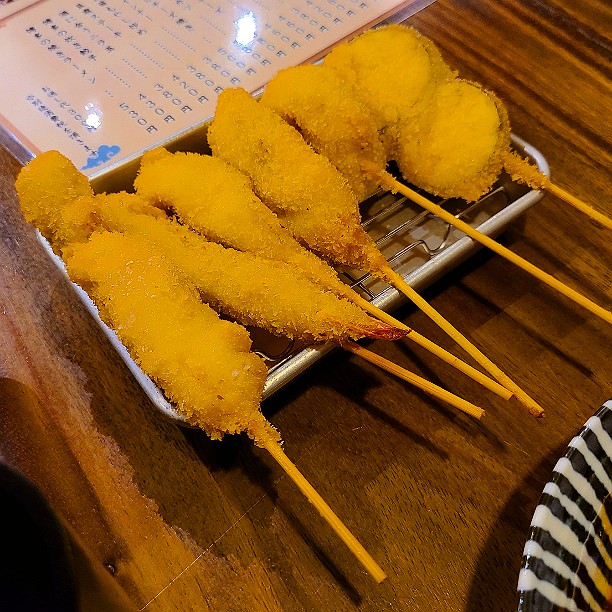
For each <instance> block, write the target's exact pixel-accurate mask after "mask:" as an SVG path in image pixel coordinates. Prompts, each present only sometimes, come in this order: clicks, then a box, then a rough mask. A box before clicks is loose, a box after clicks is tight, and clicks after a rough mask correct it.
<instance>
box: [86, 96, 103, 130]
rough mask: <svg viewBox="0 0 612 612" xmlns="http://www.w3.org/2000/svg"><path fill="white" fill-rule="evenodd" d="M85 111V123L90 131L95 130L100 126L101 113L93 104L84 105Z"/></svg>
mask: <svg viewBox="0 0 612 612" xmlns="http://www.w3.org/2000/svg"><path fill="white" fill-rule="evenodd" d="M85 110H86V111H87V116H86V117H85V123H86V124H87V126H88V127H90V128H91V129H92V130H97V129H98V128H99V127H100V126H101V125H102V111H101V110H100V109H99V108H98V107H97V106H96V105H95V104H94V103H93V102H89V103H88V104H86V105H85Z"/></svg>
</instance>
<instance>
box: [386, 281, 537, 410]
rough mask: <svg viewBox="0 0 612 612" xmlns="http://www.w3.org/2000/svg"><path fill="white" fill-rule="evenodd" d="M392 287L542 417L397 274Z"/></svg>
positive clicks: (534, 405)
mask: <svg viewBox="0 0 612 612" xmlns="http://www.w3.org/2000/svg"><path fill="white" fill-rule="evenodd" d="M394 286H395V287H396V288H397V289H399V290H400V291H402V292H403V293H405V294H406V295H407V296H408V297H410V299H411V300H412V301H413V302H414V303H415V304H416V305H417V306H418V307H419V308H420V309H421V310H422V311H423V312H424V313H425V314H426V315H427V316H429V317H430V318H431V319H432V320H433V321H434V322H435V323H437V324H438V325H439V326H440V327H441V328H442V329H443V330H444V331H445V332H446V333H447V334H448V335H449V336H450V337H451V338H453V339H454V340H455V342H457V344H458V345H459V346H460V347H461V348H463V349H464V350H465V351H466V352H467V353H468V354H469V355H471V356H472V357H473V358H474V359H475V360H476V361H477V362H478V363H479V364H480V365H481V366H482V367H483V368H484V369H485V370H486V371H487V372H489V374H491V376H493V377H495V378H496V379H497V380H498V381H499V382H500V383H501V384H502V385H503V386H504V387H506V388H507V389H509V390H510V391H512V392H513V393H514V395H515V396H516V398H517V399H518V400H519V402H521V404H523V406H525V407H526V408H527V409H528V410H529V412H530V413H531V414H533V415H534V416H542V415H543V414H544V409H543V408H542V406H540V405H539V404H538V403H537V402H536V401H535V400H534V399H533V398H532V397H530V396H529V395H528V394H527V393H526V392H525V391H523V390H522V389H521V388H520V387H519V386H518V385H517V384H516V383H515V382H514V381H513V380H512V379H511V378H510V377H509V376H508V375H507V374H505V373H504V372H503V371H502V370H501V369H500V368H499V367H497V366H496V365H495V364H494V363H493V362H492V361H491V360H490V359H489V358H488V357H487V356H486V355H485V354H484V353H482V352H481V351H480V350H479V349H478V348H476V347H475V346H474V345H473V344H472V343H471V342H470V341H469V340H468V339H467V338H466V337H465V336H463V335H462V334H461V333H459V331H457V330H456V329H455V328H454V327H453V326H452V325H451V323H449V322H448V321H447V320H446V319H445V318H444V317H443V316H442V315H441V314H440V313H439V312H438V311H437V310H436V309H435V308H433V306H430V305H429V303H428V302H427V300H425V299H423V298H422V297H421V296H420V295H419V294H418V293H417V292H416V291H415V290H414V289H412V287H410V285H408V283H406V281H404V279H403V278H402V277H401V276H400V275H399V274H397V279H396V281H395V283H394Z"/></svg>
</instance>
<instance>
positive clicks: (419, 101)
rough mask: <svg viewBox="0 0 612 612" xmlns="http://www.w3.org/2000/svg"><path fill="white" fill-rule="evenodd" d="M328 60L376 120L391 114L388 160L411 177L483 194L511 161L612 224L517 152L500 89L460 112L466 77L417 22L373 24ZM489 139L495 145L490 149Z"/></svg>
mask: <svg viewBox="0 0 612 612" xmlns="http://www.w3.org/2000/svg"><path fill="white" fill-rule="evenodd" d="M427 57H428V58H429V59H428V60H427V59H426V58H427ZM323 65H324V66H326V67H328V68H330V69H331V70H334V71H335V72H336V73H337V74H338V76H339V77H340V78H342V79H343V80H344V81H345V82H346V83H347V84H348V86H349V87H351V89H352V90H353V92H354V94H355V95H356V96H357V97H358V98H360V100H361V101H362V102H363V103H364V104H365V105H366V106H367V107H368V109H369V110H370V111H371V115H372V117H373V119H374V121H375V122H379V121H380V120H379V117H381V116H384V117H385V118H386V122H385V123H384V130H381V134H383V135H384V136H385V137H388V135H389V134H390V135H391V136H392V142H393V146H392V147H390V148H389V147H387V149H388V150H389V151H390V155H389V156H388V159H395V160H396V161H398V163H399V165H400V168H401V169H402V173H403V174H404V176H405V177H406V178H407V180H409V181H410V182H411V183H413V184H416V185H418V186H419V187H422V188H424V189H425V190H426V191H428V192H430V193H433V194H435V195H441V196H442V197H460V198H465V199H467V200H476V199H478V198H479V197H480V196H481V195H483V194H484V193H486V192H487V191H489V189H490V187H491V185H492V184H493V183H494V181H495V180H496V179H497V178H498V176H499V174H500V172H501V170H502V168H505V169H506V171H507V172H508V173H509V174H511V175H512V178H513V179H514V180H516V181H518V182H521V183H525V184H526V185H528V186H530V187H531V188H532V189H545V190H547V191H549V192H550V193H552V194H554V195H556V196H557V197H559V198H560V199H562V200H564V201H565V202H566V203H568V204H570V205H571V206H573V207H574V208H576V209H578V210H580V211H581V212H583V213H584V214H586V215H588V216H589V217H591V218H592V219H593V220H595V221H596V222H598V223H599V224H601V225H602V226H604V227H606V228H608V229H612V219H610V218H609V217H608V216H606V215H604V214H603V213H601V212H600V211H598V210H596V209H594V208H593V207H592V206H589V205H588V204H586V203H585V202H583V201H582V200H580V199H579V198H577V197H576V196H574V195H572V194H570V193H568V192H567V191H566V190H564V189H562V188H561V187H559V186H558V185H556V184H554V183H553V182H552V181H551V180H550V179H549V178H548V177H547V176H545V175H544V174H542V173H541V172H540V171H539V170H538V169H537V168H534V167H533V166H531V165H530V164H528V163H526V162H525V161H524V160H520V161H519V160H518V159H517V157H516V155H515V154H514V153H513V152H511V151H510V139H509V134H510V131H509V123H508V122H507V113H506V110H505V108H504V107H503V104H501V102H500V101H499V100H498V99H497V98H496V97H495V96H494V94H492V93H491V92H487V95H488V97H489V100H488V101H484V103H483V100H480V101H478V100H475V99H473V98H472V99H470V100H469V105H466V106H465V110H466V112H465V113H463V114H462V115H461V116H460V117H458V115H457V112H456V108H453V105H455V104H456V103H457V102H458V101H459V103H460V104H461V103H462V102H467V99H469V98H470V96H469V95H468V96H466V100H464V101H462V100H460V98H461V93H462V92H461V89H462V87H464V86H462V83H466V82H465V81H462V80H461V79H457V78H456V73H455V72H454V71H452V70H451V69H450V68H449V67H448V66H447V65H446V64H445V63H444V61H443V59H442V57H441V55H440V52H439V51H438V50H437V48H436V47H435V45H434V44H433V43H432V42H431V41H430V40H429V39H427V38H426V37H424V36H422V35H421V34H419V33H418V32H417V31H416V30H414V29H413V28H410V27H406V26H404V25H389V26H383V27H379V28H375V29H373V30H369V31H367V32H365V33H363V34H361V35H359V36H357V37H355V38H354V39H353V40H351V41H348V42H344V43H341V44H340V45H338V46H337V47H336V48H334V49H333V50H332V51H331V53H329V55H328V56H327V57H326V58H325V60H324V63H323ZM471 85H473V86H476V84H474V83H472V84H471ZM457 94H459V95H457ZM470 105H472V106H470ZM487 105H488V106H489V109H487V108H486V107H487ZM492 106H496V107H497V112H498V113H499V114H503V115H506V117H505V126H506V127H507V128H508V129H507V130H505V129H501V130H498V129H497V124H496V121H497V118H496V117H495V114H496V113H495V112H493V111H492ZM491 122H493V123H491ZM491 126H492V128H493V129H491ZM383 139H384V137H383ZM487 141H488V144H487ZM488 145H492V146H491V147H490V148H489V149H488V154H487V146H488ZM483 154H484V155H485V157H484V158H483V157H482V155H483Z"/></svg>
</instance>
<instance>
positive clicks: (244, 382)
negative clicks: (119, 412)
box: [67, 232, 278, 443]
mask: <svg viewBox="0 0 612 612" xmlns="http://www.w3.org/2000/svg"><path fill="white" fill-rule="evenodd" d="M67 266H68V271H69V273H70V275H71V277H72V278H73V279H74V280H75V281H76V282H78V283H79V284H81V285H83V287H84V288H85V289H86V290H87V291H88V293H89V294H90V295H91V296H92V297H93V299H94V300H95V302H96V303H97V305H98V307H99V309H100V313H101V316H102V318H103V319H104V320H105V321H106V322H107V323H108V324H109V325H110V326H111V327H113V328H114V329H115V331H116V332H117V335H118V336H119V338H120V340H121V341H122V342H123V344H124V345H125V346H126V347H127V349H128V350H129V352H130V354H131V355H132V357H134V359H135V360H136V361H137V362H138V363H140V365H141V366H142V368H143V369H144V370H145V371H146V372H147V373H148V374H149V375H150V376H151V377H152V378H153V379H154V380H155V381H156V382H158V383H159V384H160V386H161V387H162V388H163V389H164V392H165V393H166V395H167V396H168V398H169V399H170V400H171V401H173V402H174V403H175V404H176V405H177V407H178V409H179V411H180V412H181V413H183V414H184V415H185V417H186V418H187V420H188V421H189V422H190V423H193V424H195V425H198V426H199V427H201V428H202V429H204V430H205V431H206V432H207V433H208V435H209V436H210V437H211V438H213V439H220V438H222V437H223V435H224V434H225V433H238V432H241V431H246V432H247V433H248V434H249V435H250V436H251V437H252V438H253V439H254V440H255V442H256V443H258V442H261V441H262V440H265V439H273V440H278V433H277V432H276V430H274V428H273V427H272V426H271V425H270V424H269V423H268V422H267V421H266V419H265V418H264V417H263V415H262V414H261V412H260V410H259V402H260V399H261V393H262V389H263V385H264V382H265V380H266V375H267V369H266V366H265V364H264V363H263V361H262V360H261V359H260V358H259V357H257V356H256V355H255V354H253V353H250V352H249V349H250V346H251V340H250V338H249V335H248V333H247V331H246V330H245V329H244V328H243V327H241V326H240V325H238V324H236V323H230V322H229V321H223V320H221V319H219V317H218V315H217V314H216V313H215V312H214V311H213V310H212V309H211V308H210V307H208V306H206V305H205V304H203V303H202V302H201V300H200V298H199V295H198V293H197V291H196V289H195V288H194V287H193V286H191V284H190V283H189V282H188V281H187V280H186V279H185V278H184V277H183V275H182V274H181V273H180V271H179V270H178V269H177V268H176V267H175V266H173V265H172V264H171V263H170V262H169V261H168V260H167V259H165V258H164V257H163V255H162V254H161V253H159V252H157V251H156V249H155V248H153V247H152V245H151V244H150V242H149V241H148V240H147V239H145V238H139V237H135V236H129V237H128V236H125V235H122V234H119V233H114V232H100V233H96V234H94V235H92V237H91V238H90V240H89V242H88V243H85V244H82V245H78V246H74V248H73V249H72V251H71V255H70V257H69V258H68V259H67Z"/></svg>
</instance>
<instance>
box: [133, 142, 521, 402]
mask: <svg viewBox="0 0 612 612" xmlns="http://www.w3.org/2000/svg"><path fill="white" fill-rule="evenodd" d="M362 174H363V173H362ZM135 187H136V191H137V193H138V194H139V195H140V196H142V197H143V198H146V199H147V200H148V201H149V202H151V203H152V204H153V205H155V206H158V207H160V208H163V209H165V210H167V211H169V212H170V213H172V214H173V215H176V216H177V217H178V218H179V219H180V220H181V221H182V222H183V223H184V224H185V225H187V226H189V227H191V228H192V229H193V230H195V231H196V232H198V233H200V234H202V235H204V236H206V237H208V238H210V239H211V240H214V241H216V242H219V243H221V244H224V245H226V246H229V247H232V248H235V249H237V250H240V251H245V252H251V253H254V254H257V255H260V256H262V257H267V258H270V259H273V260H279V261H284V262H286V263H288V264H291V265H293V266H295V267H296V269H299V270H302V271H303V272H304V273H305V274H306V275H308V276H309V277H310V278H311V279H312V280H313V281H314V282H316V283H317V284H318V285H320V286H321V287H323V288H325V289H328V290H330V291H333V292H334V293H336V294H338V295H339V296H341V297H344V298H346V299H348V300H351V301H353V302H355V303H356V304H358V305H359V306H361V307H362V308H363V309H364V310H365V311H366V312H368V313H370V314H371V315H372V316H374V317H376V318H378V319H380V320H382V321H384V322H386V323H388V324H389V325H392V326H394V327H397V328H398V329H401V330H403V331H404V332H406V336H407V337H408V338H409V339H410V340H411V341H413V342H415V343H416V344H418V345H419V346H421V347H423V348H424V349H425V350H427V351H429V352H431V353H432V354H434V355H435V356H436V357H438V358H439V359H442V360H443V361H445V362H446V363H448V364H450V365H451V366H453V367H454V368H456V369H457V370H459V371H461V372H463V373H464V374H466V375H467V376H469V377H470V378H472V379H473V380H475V381H476V382H478V383H479V384H481V385H483V386H484V387H485V388H487V389H489V390H490V391H492V392H493V393H496V394H497V395H498V396H500V397H502V398H504V399H506V400H508V399H509V398H510V397H511V396H512V392H511V391H509V390H508V389H506V388H505V387H504V386H502V385H500V384H499V383H497V382H496V381H495V380H492V379H491V378H489V377H488V376H485V375H484V374H483V373H482V372H480V371H479V370H477V369H476V368H474V367H472V366H471V365H469V364H467V363H465V362H464V361H462V360H461V359H459V358H458V357H456V356H455V355H453V354H452V353H450V352H449V351H447V350H446V349H444V348H442V347H440V346H438V345H437V344H435V343H434V342H432V341H431V340H429V339H428V338H426V337H425V336H423V335H421V334H419V333H418V332H416V331H415V330H413V329H411V328H410V327H408V326H407V325H405V324H403V323H401V322H400V321H398V320H397V319H395V318H394V317H392V316H391V315H389V314H388V313H386V312H384V311H383V310H381V309H379V308H377V307H376V306H374V305H373V304H372V303H370V302H369V301H368V300H366V299H365V298H363V297H361V296H360V295H359V294H358V293H357V292H355V291H353V290H352V289H351V288H350V287H348V285H346V284H345V283H343V282H342V281H340V279H339V278H338V277H337V275H336V273H335V272H334V271H333V270H332V268H330V267H329V266H328V265H327V264H326V263H325V262H323V261H322V260H321V259H320V258H318V257H316V256H315V255H313V254H312V253H310V252H309V251H308V250H306V249H305V248H304V247H303V246H302V245H300V244H299V243H298V242H297V241H296V240H295V238H294V237H293V236H292V235H291V234H290V232H289V231H288V230H287V229H286V228H285V227H283V226H282V225H281V223H280V221H279V219H278V218H277V216H276V215H275V214H274V213H273V212H272V211H271V210H270V209H269V208H267V207H266V206H265V205H264V204H263V202H261V200H260V199H259V198H258V197H257V196H256V195H255V194H254V193H253V191H252V189H251V186H250V183H249V179H248V178H247V177H246V176H245V175H244V174H243V173H241V172H239V171H238V170H236V169H235V168H233V167H231V166H229V165H228V164H226V163H225V162H224V161H223V160H221V159H218V158H216V157H211V156H207V155H199V154H196V153H174V154H171V153H169V152H168V151H166V150H164V149H156V150H153V151H151V152H148V153H146V154H145V155H144V156H143V159H142V163H141V167H140V170H139V173H138V176H137V178H136V181H135ZM253 227H257V232H253V231H252V229H253Z"/></svg>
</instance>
